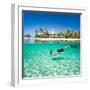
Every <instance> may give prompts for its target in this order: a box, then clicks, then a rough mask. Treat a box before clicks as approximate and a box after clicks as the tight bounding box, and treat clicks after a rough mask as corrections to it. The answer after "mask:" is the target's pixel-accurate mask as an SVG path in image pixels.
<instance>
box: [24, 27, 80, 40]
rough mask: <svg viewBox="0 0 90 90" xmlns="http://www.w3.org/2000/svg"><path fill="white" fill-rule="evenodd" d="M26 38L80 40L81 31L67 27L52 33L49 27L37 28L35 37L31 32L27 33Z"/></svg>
mask: <svg viewBox="0 0 90 90" xmlns="http://www.w3.org/2000/svg"><path fill="white" fill-rule="evenodd" d="M24 38H25V39H36V40H49V39H50V40H52V39H53V40H59V39H60V40H72V39H73V40H79V39H80V32H79V31H78V32H75V31H73V30H71V29H65V30H63V32H59V33H50V30H48V29H47V28H39V29H36V30H35V35H34V36H33V37H32V36H31V35H30V34H25V35H24Z"/></svg>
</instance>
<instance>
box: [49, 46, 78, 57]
mask: <svg viewBox="0 0 90 90" xmlns="http://www.w3.org/2000/svg"><path fill="white" fill-rule="evenodd" d="M69 47H72V48H78V47H76V46H73V45H70V46H65V47H63V48H60V49H58V50H57V51H56V52H54V53H53V52H52V51H50V54H51V55H53V56H56V55H58V54H60V53H62V52H64V50H65V49H66V48H69Z"/></svg>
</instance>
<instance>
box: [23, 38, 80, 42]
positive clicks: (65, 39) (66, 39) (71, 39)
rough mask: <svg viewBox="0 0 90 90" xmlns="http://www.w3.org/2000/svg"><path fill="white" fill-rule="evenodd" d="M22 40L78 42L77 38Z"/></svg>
mask: <svg viewBox="0 0 90 90" xmlns="http://www.w3.org/2000/svg"><path fill="white" fill-rule="evenodd" d="M24 40H40V41H57V40H60V41H80V39H78V38H26V37H24Z"/></svg>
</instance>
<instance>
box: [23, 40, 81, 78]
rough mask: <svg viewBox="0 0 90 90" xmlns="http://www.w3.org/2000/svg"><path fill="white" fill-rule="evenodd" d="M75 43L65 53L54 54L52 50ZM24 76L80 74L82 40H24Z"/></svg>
mask: <svg viewBox="0 0 90 90" xmlns="http://www.w3.org/2000/svg"><path fill="white" fill-rule="evenodd" d="M69 45H74V46H76V47H78V48H67V49H65V50H64V52H63V53H61V54H59V55H56V56H52V55H50V50H52V52H55V51H56V50H58V49H60V48H63V47H64V46H69ZM23 69H24V74H23V75H24V77H29V78H32V77H37V78H39V77H40V78H41V77H53V76H54V77H59V76H73V75H80V42H35V41H24V65H23Z"/></svg>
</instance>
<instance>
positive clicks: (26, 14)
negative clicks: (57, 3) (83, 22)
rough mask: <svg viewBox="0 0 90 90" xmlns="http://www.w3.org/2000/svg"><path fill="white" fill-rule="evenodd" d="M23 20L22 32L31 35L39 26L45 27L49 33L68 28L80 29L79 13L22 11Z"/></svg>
mask: <svg viewBox="0 0 90 90" xmlns="http://www.w3.org/2000/svg"><path fill="white" fill-rule="evenodd" d="M23 20H24V21H23V25H24V34H30V35H31V36H34V35H35V30H36V29H37V30H38V29H39V28H47V29H48V30H49V32H50V33H60V32H63V31H64V30H65V29H68V28H69V29H71V30H73V31H76V32H78V31H80V15H79V14H70V13H50V12H36V11H34V12H33V11H23Z"/></svg>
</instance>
